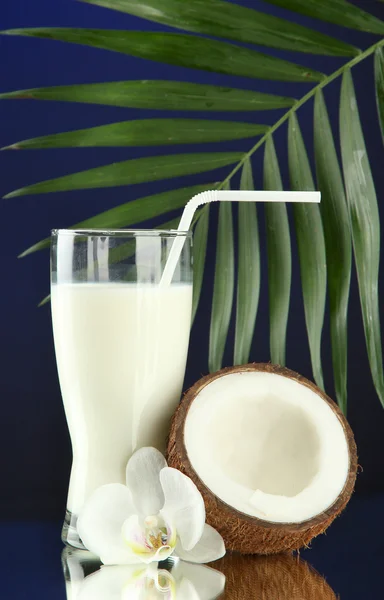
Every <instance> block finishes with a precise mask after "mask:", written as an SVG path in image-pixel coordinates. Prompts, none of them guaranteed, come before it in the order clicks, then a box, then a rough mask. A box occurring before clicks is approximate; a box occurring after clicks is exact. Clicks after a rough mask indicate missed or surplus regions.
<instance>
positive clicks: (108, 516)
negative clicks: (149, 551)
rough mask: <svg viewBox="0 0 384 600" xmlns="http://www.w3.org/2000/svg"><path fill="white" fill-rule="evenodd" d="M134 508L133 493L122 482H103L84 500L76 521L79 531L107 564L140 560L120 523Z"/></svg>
mask: <svg viewBox="0 0 384 600" xmlns="http://www.w3.org/2000/svg"><path fill="white" fill-rule="evenodd" d="M133 510H134V507H133V503H132V499H131V494H130V492H129V490H128V488H127V487H125V485H121V484H120V483H111V484H108V485H103V486H101V487H100V488H98V489H97V490H95V491H94V492H93V494H91V496H90V498H89V500H88V501H87V502H86V503H85V506H84V507H83V509H82V511H81V513H80V515H79V518H78V521H77V531H78V533H79V536H80V538H81V540H82V542H83V544H84V546H85V547H86V548H87V549H88V550H90V552H93V554H96V555H97V556H99V557H100V560H101V561H102V562H103V563H104V564H110V565H113V564H114V565H121V564H129V563H132V562H137V559H135V557H134V556H133V553H132V552H131V551H130V550H129V548H127V547H126V546H125V545H124V543H123V540H122V537H121V527H122V525H123V523H124V521H125V520H126V519H127V517H129V516H130V515H131V514H132V512H133Z"/></svg>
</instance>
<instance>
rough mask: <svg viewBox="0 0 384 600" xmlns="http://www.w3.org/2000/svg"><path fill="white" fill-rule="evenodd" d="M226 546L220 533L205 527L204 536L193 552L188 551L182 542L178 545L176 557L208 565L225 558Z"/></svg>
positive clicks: (208, 526) (207, 526)
mask: <svg viewBox="0 0 384 600" xmlns="http://www.w3.org/2000/svg"><path fill="white" fill-rule="evenodd" d="M224 554H225V545H224V540H223V538H222V537H221V535H220V533H218V532H217V531H216V529H214V528H213V527H211V526H210V525H205V526H204V531H203V535H202V536H201V539H200V540H199V542H198V543H197V544H196V546H194V548H193V549H192V550H189V551H186V550H185V549H184V548H183V546H182V543H180V541H179V542H178V543H177V545H176V549H175V555H176V556H177V557H178V558H181V559H183V560H187V561H189V562H193V563H207V562H211V561H213V560H217V559H219V558H221V557H222V556H224Z"/></svg>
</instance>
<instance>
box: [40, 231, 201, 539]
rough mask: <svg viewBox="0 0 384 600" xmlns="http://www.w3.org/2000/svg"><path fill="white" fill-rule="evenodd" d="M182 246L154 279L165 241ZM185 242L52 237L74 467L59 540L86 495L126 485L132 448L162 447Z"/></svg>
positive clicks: (111, 235) (188, 283)
mask: <svg viewBox="0 0 384 600" xmlns="http://www.w3.org/2000/svg"><path fill="white" fill-rule="evenodd" d="M180 237H182V238H183V239H184V244H183V247H182V251H181V254H180V258H179V261H178V264H177V267H176V269H175V271H174V274H173V277H172V281H171V283H167V284H166V285H164V284H163V283H160V281H161V276H162V273H163V270H164V266H165V264H166V261H167V258H168V255H169V252H170V249H171V247H172V244H173V243H174V242H175V240H176V239H177V238H180ZM191 246H192V238H191V234H190V233H189V232H180V231H160V230H137V231H130V230H120V231H111V230H105V231H98V230H89V231H85V230H77V231H74V230H65V229H59V230H54V231H53V232H52V244H51V302H52V321H53V333H54V340H55V351H56V360H57V367H58V372H59V379H60V387H61V393H62V397H63V402H64V408H65V413H66V417H67V422H68V427H69V432H70V436H71V441H72V450H73V464H72V471H71V478H70V484H69V492H68V502H67V513H66V518H65V522H64V527H63V541H64V542H65V543H67V544H69V545H72V546H75V547H78V548H82V543H81V540H80V539H79V536H78V535H77V531H76V520H77V515H78V514H79V511H80V510H81V508H82V506H83V504H84V502H85V501H86V500H87V498H88V497H89V495H90V494H91V493H92V492H93V490H95V489H96V488H98V487H99V486H101V485H103V484H106V483H125V467H126V465H127V462H128V459H129V457H130V456H131V454H132V453H133V452H135V450H137V449H138V448H140V447H142V446H155V447H156V448H158V449H159V450H161V451H163V450H165V445H166V438H167V435H168V432H169V426H170V419H171V416H172V414H173V412H174V410H175V407H176V405H177V403H178V402H179V399H180V394H181V390H182V385H183V380H184V372H185V365H186V360H187V351H188V342H189V331H190V325H191V308H192V252H191Z"/></svg>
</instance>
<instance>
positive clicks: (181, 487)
mask: <svg viewBox="0 0 384 600" xmlns="http://www.w3.org/2000/svg"><path fill="white" fill-rule="evenodd" d="M160 481H161V485H162V487H163V491H164V496H165V504H164V508H163V510H162V511H161V514H162V515H164V518H165V519H166V521H167V522H170V523H172V525H173V526H174V527H175V529H176V531H177V535H178V537H179V539H180V541H181V543H182V545H183V548H184V549H185V550H191V549H192V548H193V547H194V546H195V545H196V544H197V542H198V541H199V539H200V538H201V536H202V534H203V529H204V523H205V506H204V501H203V498H202V496H201V494H200V492H199V490H198V489H197V487H196V486H195V484H194V483H193V481H192V480H191V479H189V477H187V476H186V475H183V473H181V472H180V471H178V470H177V469H172V468H171V467H166V468H165V469H163V470H162V471H161V472H160Z"/></svg>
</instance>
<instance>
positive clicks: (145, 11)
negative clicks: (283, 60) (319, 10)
mask: <svg viewBox="0 0 384 600" xmlns="http://www.w3.org/2000/svg"><path fill="white" fill-rule="evenodd" d="M82 2H85V3H86V4H95V5H97V6H103V7H105V8H112V9H113V10H118V11H121V12H125V13H128V14H131V15H134V16H136V17H142V18H143V19H148V20H149V21H153V22H155V23H162V24H163V25H169V26H170V27H176V28H177V29H183V30H185V31H192V32H193V33H200V34H205V35H213V36H216V37H221V38H225V39H228V40H234V41H236V42H248V43H250V44H255V43H257V44H258V45H260V46H267V47H269V48H280V49H282V50H294V51H299V52H307V53H308V52H312V53H313V54H328V55H335V56H353V55H354V54H356V53H358V49H357V48H354V47H353V46H351V45H350V44H346V43H345V42H342V41H341V40H338V39H336V38H332V37H331V36H328V35H324V34H322V33H319V32H318V31H316V30H314V29H309V28H308V27H303V26H301V25H297V23H291V22H287V21H286V20H285V19H280V18H278V17H274V16H272V15H268V14H266V13H264V12H260V11H258V10H253V9H252V10H251V9H249V8H245V7H243V6H237V5H236V4H231V3H230V2H223V1H222V0H195V1H194V2H180V1H179V0H146V2H145V3H143V2H132V0H117V1H116V0H82Z"/></svg>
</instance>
